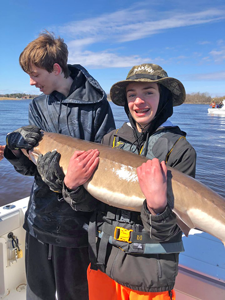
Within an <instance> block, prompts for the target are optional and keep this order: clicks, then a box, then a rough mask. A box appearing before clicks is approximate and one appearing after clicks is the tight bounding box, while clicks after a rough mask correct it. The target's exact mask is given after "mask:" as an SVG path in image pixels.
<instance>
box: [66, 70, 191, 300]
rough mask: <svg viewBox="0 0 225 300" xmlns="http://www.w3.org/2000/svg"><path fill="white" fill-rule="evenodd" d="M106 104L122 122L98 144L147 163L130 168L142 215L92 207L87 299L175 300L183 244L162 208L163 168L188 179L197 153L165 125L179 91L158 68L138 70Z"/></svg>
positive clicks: (178, 84)
mask: <svg viewBox="0 0 225 300" xmlns="http://www.w3.org/2000/svg"><path fill="white" fill-rule="evenodd" d="M110 96H111V100H112V101H113V102H114V103H115V104H116V105H119V106H123V107H124V109H125V112H126V114H127V116H128V119H129V122H126V123H124V124H123V126H122V127H121V128H119V129H116V130H113V131H112V132H110V133H108V134H107V135H105V136H104V138H103V140H102V143H103V144H106V145H109V146H111V147H117V148H119V149H123V150H125V151H130V152H133V153H136V154H138V155H141V156H145V157H147V158H149V160H148V161H147V163H144V164H143V165H141V166H140V167H138V168H137V175H138V179H139V183H140V187H141V190H142V192H143V194H144V195H145V198H146V200H145V201H144V203H143V207H142V210H141V213H139V212H133V211H128V210H124V209H119V208H114V207H111V206H109V205H107V204H104V203H100V202H99V204H98V209H97V213H96V216H94V218H93V223H92V224H94V225H95V226H94V228H96V232H95V234H93V233H92V231H91V230H90V232H89V242H90V253H92V255H91V262H92V263H91V267H90V268H89V269H88V284H89V299H90V300H97V299H104V300H106V299H107V300H117V299H118V300H122V299H123V300H124V299H127V300H128V299H131V300H138V299H141V300H150V299H154V300H162V299H163V300H171V299H173V300H174V299H175V292H174V284H175V279H176V276H177V272H178V257H179V253H180V252H182V251H183V244H182V232H181V230H180V228H179V227H178V225H177V223H176V216H175V214H174V213H173V212H172V210H171V208H170V207H169V206H168V203H167V167H166V165H168V166H170V167H173V168H175V169H177V170H179V171H181V172H183V173H186V174H187V175H190V176H193V177H194V176H195V168H196V153H195V150H194V149H193V147H192V146H191V145H190V144H189V143H188V142H187V140H186V138H185V137H186V133H185V132H183V131H181V130H180V128H179V127H178V126H174V125H173V124H172V123H171V122H170V121H169V120H168V118H169V117H170V116H171V115H172V114H173V106H177V105H181V104H182V103H183V102H184V100H185V89H184V87H183V84H182V83H181V82H180V81H179V80H177V79H175V78H172V77H168V75H167V73H166V72H165V71H164V70H163V69H162V68H161V67H160V66H158V65H156V64H142V65H139V66H134V67H133V68H132V69H131V70H130V72H129V73H128V76H127V78H126V80H123V81H119V82H117V83H115V84H114V85H113V86H112V88H111V90H110ZM74 176H76V175H75V174H74ZM71 180H72V179H71ZM118 193H120V190H119V188H118ZM92 228H93V227H92ZM118 233H119V234H118ZM96 236H98V239H97V246H95V238H96ZM162 245H163V247H162V248H161V246H162ZM165 249H167V250H165ZM168 249H170V250H168ZM93 254H94V255H93Z"/></svg>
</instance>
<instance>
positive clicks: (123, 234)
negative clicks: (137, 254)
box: [114, 226, 133, 243]
mask: <svg viewBox="0 0 225 300" xmlns="http://www.w3.org/2000/svg"><path fill="white" fill-rule="evenodd" d="M132 231H133V230H132V229H126V228H123V227H119V226H117V227H116V228H115V231H114V239H115V240H117V241H120V242H126V243H132V242H131V240H130V236H131V232H132Z"/></svg>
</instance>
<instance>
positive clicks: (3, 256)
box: [0, 198, 29, 300]
mask: <svg viewBox="0 0 225 300" xmlns="http://www.w3.org/2000/svg"><path fill="white" fill-rule="evenodd" d="M28 199H29V198H24V199H21V200H19V201H16V202H14V203H10V204H8V205H5V206H3V207H0V278H1V279H0V299H6V300H25V299H26V275H25V230H24V229H23V223H24V214H25V211H26V209H27V203H28ZM9 232H12V233H13V235H14V236H15V237H16V238H17V239H18V245H19V248H20V249H21V250H22V252H23V257H22V258H18V259H16V256H15V254H16V253H15V250H14V249H15V248H13V244H12V240H11V239H9V238H8V234H9ZM14 245H15V244H14Z"/></svg>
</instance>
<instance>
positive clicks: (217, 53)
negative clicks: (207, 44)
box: [209, 47, 225, 63]
mask: <svg viewBox="0 0 225 300" xmlns="http://www.w3.org/2000/svg"><path fill="white" fill-rule="evenodd" d="M209 54H210V55H211V56H212V57H213V59H214V61H215V62H216V63H220V62H222V61H224V60H225V47H222V48H221V49H220V50H212V51H211V52H210V53H209Z"/></svg>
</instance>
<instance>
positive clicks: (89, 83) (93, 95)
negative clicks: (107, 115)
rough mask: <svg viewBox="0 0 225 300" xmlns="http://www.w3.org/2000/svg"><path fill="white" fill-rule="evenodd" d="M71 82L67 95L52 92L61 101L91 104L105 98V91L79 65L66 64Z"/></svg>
mask: <svg viewBox="0 0 225 300" xmlns="http://www.w3.org/2000/svg"><path fill="white" fill-rule="evenodd" d="M68 68H69V70H70V76H71V77H72V79H73V83H72V85H71V88H70V92H69V96H67V98H65V96H64V95H62V94H61V93H58V92H54V96H55V97H56V98H57V99H58V100H59V101H62V102H63V103H76V104H93V103H98V102H100V101H102V100H103V99H106V98H107V96H106V93H105V91H104V90H103V89H102V87H101V86H100V84H99V83H98V82H97V81H96V80H95V79H94V78H93V77H92V76H91V75H90V74H89V73H88V71H87V70H86V69H85V68H84V67H82V66H81V65H78V64H76V65H68Z"/></svg>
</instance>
